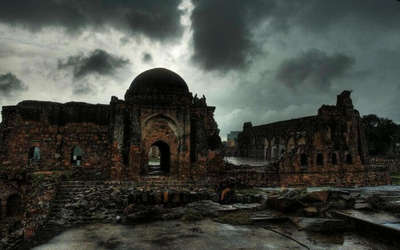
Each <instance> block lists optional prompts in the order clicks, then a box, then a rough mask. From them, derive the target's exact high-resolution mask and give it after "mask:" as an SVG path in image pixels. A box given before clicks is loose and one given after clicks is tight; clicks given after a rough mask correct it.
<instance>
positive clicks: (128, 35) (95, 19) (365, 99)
mask: <svg viewBox="0 0 400 250" xmlns="http://www.w3.org/2000/svg"><path fill="white" fill-rule="evenodd" d="M399 27H400V2H399V1H397V0H335V1H325V0H324V1H322V0H251V1H243V0H192V1H190V0H182V1H180V0H168V1H166V0H152V1H150V0H148V1H142V0H130V1H127V0H92V1H79V0H40V1H37V0H2V1H0V105H15V104H17V103H18V102H20V101H22V100H26V99H30V100H49V101H57V102H68V101H84V102H90V103H109V102H110V98H111V96H117V97H119V98H120V99H123V96H124V94H125V91H126V90H127V89H128V87H129V85H130V83H131V82H132V80H133V79H134V78H135V76H136V75H137V74H139V73H140V72H142V71H144V70H147V69H150V68H153V67H166V68H169V69H171V70H173V71H175V72H177V73H178V74H179V75H181V76H182V77H183V78H184V79H185V81H186V82H187V84H188V86H189V88H190V91H191V92H192V93H193V94H198V95H200V96H201V95H202V94H204V95H205V96H206V97H207V102H208V104H209V105H213V106H216V113H215V117H216V120H217V122H218V125H219V128H220V129H221V136H222V137H223V138H225V137H226V134H227V133H228V132H229V131H231V130H240V129H241V128H242V125H243V122H245V121H252V122H253V124H254V125H256V124H263V123H269V122H273V121H279V120H284V119H291V118H297V117H301V116H307V115H313V114H316V112H317V109H318V108H319V107H320V105H322V104H334V103H335V101H336V95H337V94H339V93H340V92H341V91H342V90H344V89H349V90H353V93H352V97H353V102H354V104H355V106H356V108H357V109H358V110H359V111H360V112H361V114H362V115H366V114H370V113H374V114H377V115H378V116H382V117H387V118H390V119H392V120H394V121H396V122H400V111H399V105H400V98H399V96H400V30H399Z"/></svg>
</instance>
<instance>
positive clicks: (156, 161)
mask: <svg viewBox="0 0 400 250" xmlns="http://www.w3.org/2000/svg"><path fill="white" fill-rule="evenodd" d="M148 157H149V161H148V164H147V165H148V174H149V175H166V174H169V168H170V162H171V153H170V150H169V146H168V144H167V143H165V142H163V141H156V142H155V143H153V144H152V145H151V147H150V150H149V155H148Z"/></svg>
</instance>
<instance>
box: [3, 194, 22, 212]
mask: <svg viewBox="0 0 400 250" xmlns="http://www.w3.org/2000/svg"><path fill="white" fill-rule="evenodd" d="M22 213H23V209H22V201H21V197H20V196H19V195H18V194H13V195H11V196H10V197H8V199H7V216H9V217H14V216H19V215H21V214H22Z"/></svg>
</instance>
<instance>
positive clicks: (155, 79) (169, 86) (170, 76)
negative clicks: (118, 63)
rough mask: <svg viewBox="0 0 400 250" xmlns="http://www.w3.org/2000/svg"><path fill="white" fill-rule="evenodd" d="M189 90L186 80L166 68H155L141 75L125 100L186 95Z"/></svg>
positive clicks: (135, 80)
mask: <svg viewBox="0 0 400 250" xmlns="http://www.w3.org/2000/svg"><path fill="white" fill-rule="evenodd" d="M188 93H189V88H188V86H187V85H186V82H185V80H183V79H182V77H180V76H179V75H178V74H176V73H175V72H173V71H171V70H168V69H165V68H154V69H150V70H146V71H144V72H143V73H141V74H139V75H138V76H137V77H136V78H135V79H134V80H133V82H132V83H131V86H130V87H129V89H128V90H127V91H126V94H125V100H129V99H130V98H132V97H133V96H134V95H143V94H146V95H148V94H176V95H182V94H183V95H185V94H188Z"/></svg>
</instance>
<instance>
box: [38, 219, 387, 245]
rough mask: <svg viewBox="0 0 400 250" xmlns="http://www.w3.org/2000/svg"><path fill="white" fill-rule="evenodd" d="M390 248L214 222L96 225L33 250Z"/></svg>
mask: <svg viewBox="0 0 400 250" xmlns="http://www.w3.org/2000/svg"><path fill="white" fill-rule="evenodd" d="M282 234H286V235H291V237H293V238H296V239H297V240H299V242H300V243H304V244H305V245H307V246H309V247H310V248H311V249H389V248H386V247H385V246H384V245H381V244H379V243H376V242H374V241H371V240H369V239H366V238H363V237H361V236H357V235H354V234H338V235H335V234H333V235H332V234H330V235H318V234H307V233H305V232H303V231H297V230H296V229H295V228H293V227H291V226H287V227H286V226H285V225H281V226H278V227H275V228H274V229H273V230H272V231H271V230H268V229H264V228H262V227H256V226H233V225H228V224H221V223H217V222H214V221H212V220H209V219H207V220H202V221H199V222H190V223H186V222H182V221H160V222H154V223H149V224H142V225H136V226H124V225H111V224H94V225H87V226H83V227H80V228H74V229H70V230H67V231H65V232H64V233H62V234H60V235H58V236H57V237H55V238H53V239H52V240H50V241H49V242H48V243H46V244H43V245H41V246H38V247H36V248H34V249H35V250H50V249H58V250H67V249H68V250H70V249H75V250H83V249H85V250H92V249H93V250H94V249H98V250H103V249H104V250H105V249H117V250H119V249H194V250H195V249H201V250H204V249H211V250H213V249H215V250H217V249H218V250H219V249H307V248H305V247H304V246H302V245H301V244H299V242H296V241H294V240H292V239H289V238H287V237H286V236H282Z"/></svg>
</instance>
